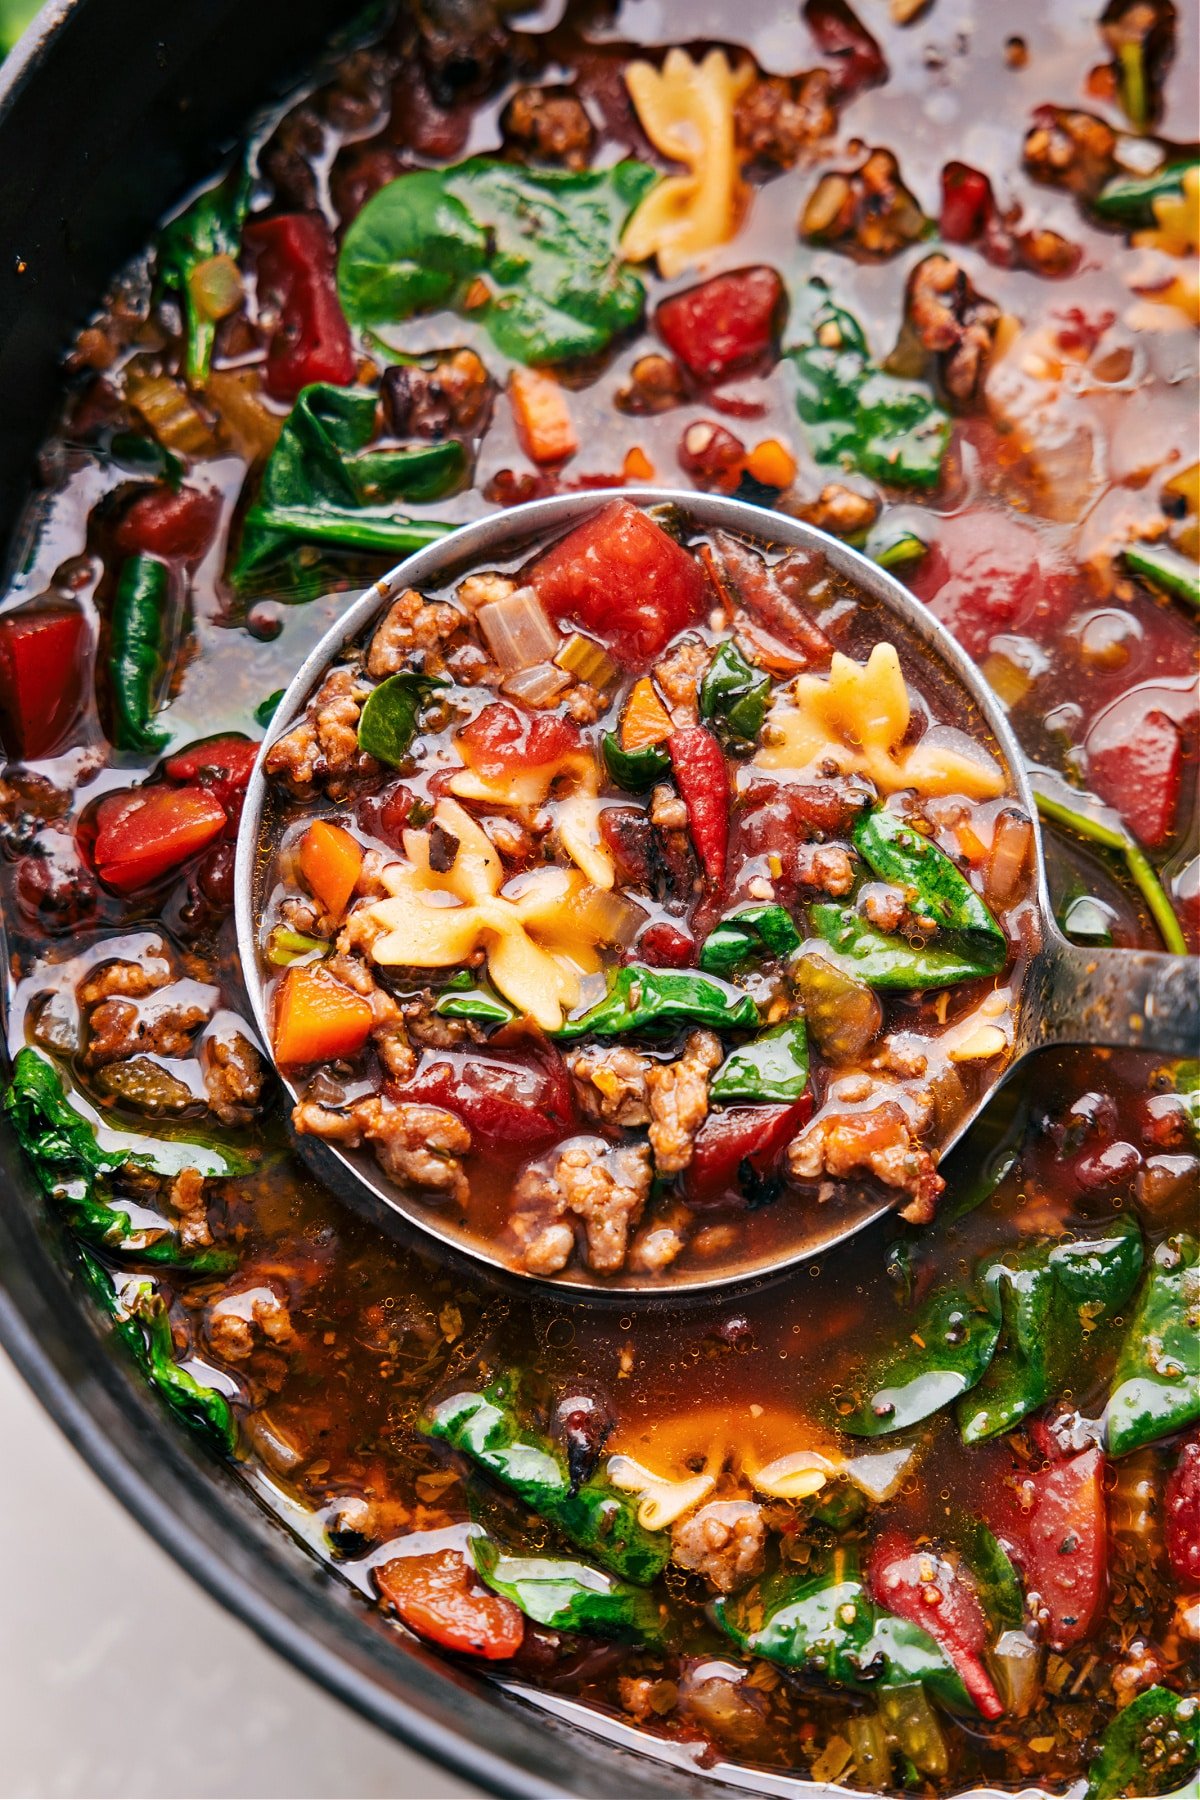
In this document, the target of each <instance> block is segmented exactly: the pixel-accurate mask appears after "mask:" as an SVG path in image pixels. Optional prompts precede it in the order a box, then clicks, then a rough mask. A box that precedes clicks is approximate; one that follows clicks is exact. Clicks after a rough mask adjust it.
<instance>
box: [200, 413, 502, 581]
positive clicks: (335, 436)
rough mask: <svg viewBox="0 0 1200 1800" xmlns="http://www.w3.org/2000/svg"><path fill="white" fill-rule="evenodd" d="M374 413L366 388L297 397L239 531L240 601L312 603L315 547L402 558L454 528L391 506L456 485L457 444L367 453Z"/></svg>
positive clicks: (461, 461)
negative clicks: (266, 598) (267, 596)
mask: <svg viewBox="0 0 1200 1800" xmlns="http://www.w3.org/2000/svg"><path fill="white" fill-rule="evenodd" d="M375 408H376V396H375V395H374V394H373V393H371V392H370V391H369V390H367V389H365V388H340V387H334V386H332V385H331V384H330V383H328V382H314V383H313V384H312V386H310V387H306V388H303V389H302V390H301V392H300V394H299V396H298V397H297V400H296V404H295V405H294V406H293V408H292V410H291V412H290V413H289V414H288V418H287V422H286V423H285V425H284V427H283V430H282V431H281V432H280V434H279V441H278V442H277V444H276V445H275V448H274V449H273V450H272V452H271V454H270V456H269V457H268V458H267V463H266V467H265V468H264V469H263V473H262V481H261V484H260V486H259V491H258V497H257V499H256V500H255V501H254V504H253V505H252V506H251V507H250V510H249V511H248V512H247V514H246V518H245V522H244V523H243V526H242V536H241V542H240V545H239V548H238V553H237V557H236V559H235V561H234V564H233V567H232V569H231V571H230V579H231V580H232V582H233V585H234V587H235V588H236V589H237V590H238V592H239V593H240V594H242V595H248V594H252V593H256V592H259V591H261V590H262V589H263V588H265V587H268V586H269V587H270V590H271V593H272V595H273V596H275V597H276V598H278V599H282V600H289V599H290V600H307V599H311V598H312V596H313V594H314V593H316V592H318V591H319V590H320V587H321V577H320V573H319V569H318V567H317V560H318V559H317V557H316V554H315V553H316V552H318V551H319V550H321V549H327V550H332V551H334V552H345V553H357V554H359V555H365V556H393V557H396V556H407V555H409V554H411V552H412V551H414V550H419V549H421V548H422V547H423V546H424V545H425V544H431V543H434V542H435V541H436V540H437V539H438V538H441V537H444V536H445V535H446V533H447V532H448V531H450V530H452V529H453V527H452V526H450V525H444V524H442V523H441V521H440V520H437V519H411V518H407V517H406V516H405V515H404V514H403V513H398V512H396V510H395V508H394V506H393V505H392V502H393V501H395V500H409V501H413V500H415V501H426V500H435V499H437V498H438V497H439V495H441V494H444V493H446V492H447V491H448V490H449V489H450V488H452V487H454V486H455V485H456V484H457V483H458V482H459V481H460V480H461V478H462V475H463V472H464V469H465V466H466V456H465V452H464V450H463V447H462V444H461V443H460V442H459V441H458V439H457V438H447V439H445V440H444V441H443V442H442V443H438V444H423V445H421V446H420V447H418V448H417V449H411V450H369V449H368V448H367V446H368V445H369V444H370V442H371V440H372V439H373V437H374V435H375Z"/></svg>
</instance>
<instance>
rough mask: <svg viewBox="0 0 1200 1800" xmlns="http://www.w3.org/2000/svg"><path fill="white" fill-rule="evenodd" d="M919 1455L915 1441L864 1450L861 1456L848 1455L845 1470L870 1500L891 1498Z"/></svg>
mask: <svg viewBox="0 0 1200 1800" xmlns="http://www.w3.org/2000/svg"><path fill="white" fill-rule="evenodd" d="M916 1455H917V1450H916V1445H915V1444H902V1445H901V1446H900V1447H899V1448H898V1449H895V1450H864V1451H863V1452H862V1453H861V1454H860V1455H858V1456H850V1457H847V1459H846V1461H845V1463H844V1464H843V1466H842V1473H843V1474H844V1475H845V1476H846V1477H847V1479H848V1480H850V1481H852V1482H853V1483H854V1485H855V1487H856V1488H858V1489H859V1490H860V1492H862V1493H864V1494H865V1495H866V1496H867V1499H868V1500H874V1501H875V1502H876V1503H878V1502H879V1501H881V1500H890V1499H891V1497H892V1495H893V1494H894V1493H895V1492H896V1490H897V1488H898V1487H899V1486H900V1483H901V1482H902V1481H903V1479H904V1477H905V1475H906V1474H907V1472H908V1470H909V1468H910V1467H911V1465H912V1463H913V1462H914V1461H915V1459H916Z"/></svg>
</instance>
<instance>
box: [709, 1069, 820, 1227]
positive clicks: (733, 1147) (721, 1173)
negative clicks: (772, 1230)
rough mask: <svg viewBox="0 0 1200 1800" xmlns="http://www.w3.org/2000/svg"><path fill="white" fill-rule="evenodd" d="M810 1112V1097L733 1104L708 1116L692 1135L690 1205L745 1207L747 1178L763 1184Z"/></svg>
mask: <svg viewBox="0 0 1200 1800" xmlns="http://www.w3.org/2000/svg"><path fill="white" fill-rule="evenodd" d="M811 1114H812V1095H811V1094H801V1096H800V1098H799V1100H794V1101H792V1103H791V1104H790V1105H787V1106H734V1107H730V1108H729V1109H728V1111H726V1112H719V1113H709V1115H708V1117H707V1119H705V1121H704V1123H703V1125H702V1126H701V1127H700V1130H699V1131H698V1132H697V1134H696V1148H695V1152H694V1154H693V1156H692V1162H691V1167H690V1168H689V1169H688V1172H687V1176H686V1181H685V1190H686V1197H687V1199H688V1201H689V1202H690V1203H691V1204H692V1205H693V1206H701V1207H704V1206H745V1204H746V1194H745V1191H744V1190H745V1186H746V1182H745V1174H746V1170H745V1169H743V1164H745V1165H746V1168H747V1169H748V1170H749V1173H750V1175H751V1177H754V1176H757V1177H758V1178H759V1179H760V1180H762V1181H766V1180H768V1179H769V1178H770V1176H771V1175H772V1174H773V1172H774V1170H775V1166H776V1164H777V1163H778V1161H779V1159H780V1157H781V1156H782V1155H783V1152H784V1150H785V1149H786V1148H787V1146H788V1145H789V1144H790V1143H791V1141H792V1139H793V1138H794V1137H795V1135H796V1133H797V1132H798V1131H799V1130H800V1128H801V1127H802V1126H803V1125H806V1124H807V1123H808V1120H809V1118H810V1116H811Z"/></svg>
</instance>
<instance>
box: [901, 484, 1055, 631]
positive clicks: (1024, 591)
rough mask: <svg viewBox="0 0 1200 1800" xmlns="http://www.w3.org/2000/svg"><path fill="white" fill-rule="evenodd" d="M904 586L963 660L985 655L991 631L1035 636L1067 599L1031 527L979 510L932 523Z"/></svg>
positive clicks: (1051, 558) (1050, 554)
mask: <svg viewBox="0 0 1200 1800" xmlns="http://www.w3.org/2000/svg"><path fill="white" fill-rule="evenodd" d="M910 586H911V587H912V590H913V592H914V594H916V596H917V598H918V600H923V601H924V602H925V604H926V606H928V607H929V608H930V610H931V611H932V612H934V613H936V614H937V617H938V618H939V619H940V620H941V621H942V624H943V625H945V626H946V627H947V629H948V630H949V631H951V632H952V633H953V634H954V636H955V637H956V638H957V639H958V641H959V643H960V644H961V645H962V647H963V649H964V650H966V651H967V653H968V655H970V656H985V655H986V654H987V649H988V646H989V644H990V643H991V641H992V639H993V638H994V637H995V636H996V635H997V633H999V632H1023V631H1029V630H1033V631H1037V632H1042V631H1043V630H1044V629H1045V627H1046V626H1047V625H1048V624H1050V623H1051V622H1052V621H1053V620H1054V619H1055V618H1056V617H1057V616H1058V615H1059V613H1060V612H1061V611H1062V610H1063V608H1064V606H1065V604H1066V601H1067V599H1068V598H1069V589H1068V585H1067V582H1066V578H1065V576H1064V575H1063V573H1062V571H1061V570H1060V569H1059V568H1058V567H1057V565H1056V562H1055V557H1054V553H1053V552H1052V551H1051V550H1049V549H1048V548H1047V547H1046V546H1045V545H1044V544H1043V542H1042V540H1041V538H1040V537H1039V536H1038V534H1037V532H1036V531H1035V530H1034V528H1033V527H1032V526H1030V525H1022V524H1021V523H1019V521H1018V520H1016V519H1014V518H1010V517H1009V516H1007V515H1006V514H1004V513H998V512H993V511H991V510H990V509H983V508H978V509H975V510H973V511H970V512H961V513H956V514H955V515H954V516H953V517H952V518H949V519H943V520H941V521H940V523H939V525H938V535H937V539H936V541H935V542H934V544H933V545H932V546H931V548H930V549H929V551H928V553H927V554H926V555H925V556H924V557H922V559H921V561H920V563H919V564H918V565H917V568H916V570H915V571H914V573H913V576H912V579H911V582H910Z"/></svg>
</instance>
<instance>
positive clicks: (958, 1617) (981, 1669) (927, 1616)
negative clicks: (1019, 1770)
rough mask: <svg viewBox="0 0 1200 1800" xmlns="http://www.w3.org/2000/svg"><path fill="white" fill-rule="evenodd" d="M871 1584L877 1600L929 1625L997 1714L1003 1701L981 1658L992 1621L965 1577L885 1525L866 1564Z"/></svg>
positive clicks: (984, 1705) (978, 1699)
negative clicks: (989, 1622)
mask: <svg viewBox="0 0 1200 1800" xmlns="http://www.w3.org/2000/svg"><path fill="white" fill-rule="evenodd" d="M867 1588H868V1591H869V1593H870V1595H871V1598H872V1599H873V1600H874V1601H875V1602H876V1603H877V1605H879V1606H883V1607H886V1608H887V1610H888V1612H892V1613H895V1614H896V1617H897V1618H900V1619H907V1620H908V1621H909V1623H910V1624H912V1625H919V1626H920V1627H921V1630H922V1631H927V1632H928V1633H929V1635H930V1637H931V1638H932V1639H933V1641H934V1643H935V1644H937V1645H938V1646H939V1647H940V1648H941V1649H942V1650H944V1651H945V1653H946V1655H947V1656H948V1657H949V1659H950V1661H951V1662H952V1663H953V1664H954V1667H955V1668H956V1669H957V1671H958V1673H959V1674H960V1675H961V1677H962V1680H963V1685H964V1687H965V1688H966V1690H967V1692H968V1694H969V1695H970V1696H971V1699H972V1700H973V1701H974V1702H975V1705H976V1706H977V1707H978V1709H979V1711H980V1713H981V1714H982V1715H983V1717H984V1718H985V1719H998V1718H999V1717H1000V1715H1001V1714H1002V1713H1003V1711H1004V1704H1003V1702H1002V1701H1001V1699H1000V1696H999V1694H998V1693H997V1692H996V1689H995V1686H994V1685H993V1682H992V1678H991V1676H990V1675H989V1674H988V1672H987V1669H986V1667H985V1666H984V1662H983V1652H984V1651H985V1650H986V1649H987V1646H988V1625H987V1618H986V1616H985V1614H984V1610H983V1607H982V1605H981V1604H980V1601H979V1596H978V1594H977V1593H976V1592H975V1589H974V1587H972V1585H971V1583H970V1581H969V1580H968V1579H967V1577H966V1576H965V1575H964V1574H963V1573H962V1572H961V1571H960V1570H959V1569H957V1568H956V1567H955V1565H954V1564H953V1563H952V1562H948V1561H947V1560H946V1559H945V1558H944V1557H940V1556H937V1555H935V1554H934V1552H933V1551H932V1550H920V1549H918V1548H917V1546H916V1544H914V1543H913V1542H912V1540H911V1539H910V1538H907V1537H905V1535H904V1533H903V1532H902V1531H896V1530H891V1531H885V1532H883V1533H882V1534H881V1535H880V1536H879V1537H878V1538H877V1539H876V1541H875V1547H874V1549H873V1550H872V1552H871V1560H870V1562H869V1564H868V1565H867Z"/></svg>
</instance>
